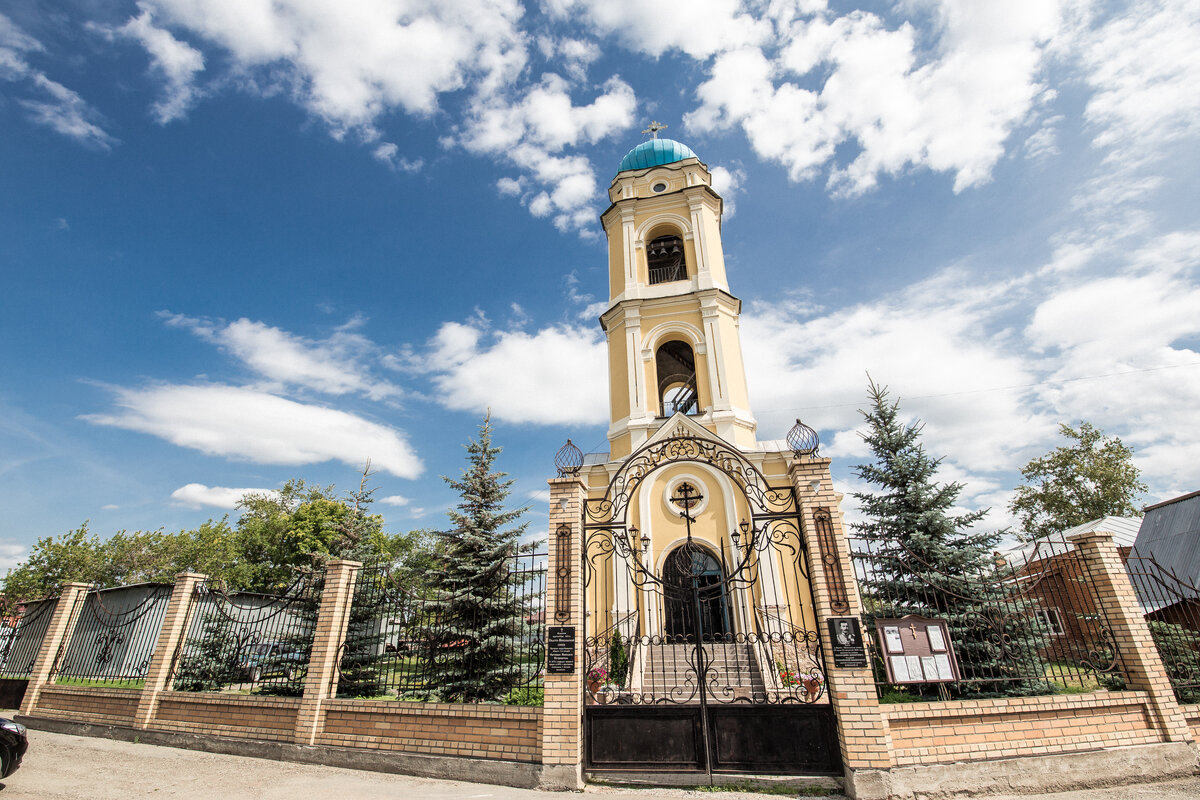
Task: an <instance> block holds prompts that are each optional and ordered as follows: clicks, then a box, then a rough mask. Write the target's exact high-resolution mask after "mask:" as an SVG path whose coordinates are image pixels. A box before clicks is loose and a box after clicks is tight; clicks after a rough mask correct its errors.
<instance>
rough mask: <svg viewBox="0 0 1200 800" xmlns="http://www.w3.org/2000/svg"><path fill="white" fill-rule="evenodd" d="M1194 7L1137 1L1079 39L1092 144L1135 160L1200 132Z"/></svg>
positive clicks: (1187, 0) (1191, 2)
mask: <svg viewBox="0 0 1200 800" xmlns="http://www.w3.org/2000/svg"><path fill="white" fill-rule="evenodd" d="M1197 41H1200V2H1197V0H1143V1H1142V2H1135V3H1134V4H1133V5H1132V7H1131V8H1128V9H1125V10H1124V11H1123V12H1122V13H1120V14H1119V15H1118V16H1115V17H1114V18H1112V19H1111V20H1108V21H1107V22H1106V23H1105V24H1103V25H1101V26H1099V27H1097V28H1095V29H1093V30H1088V31H1086V32H1084V33H1082V34H1081V35H1080V42H1079V44H1080V45H1081V46H1082V52H1081V61H1082V62H1083V65H1084V67H1085V69H1087V70H1088V75H1087V81H1088V83H1089V84H1090V85H1091V86H1092V88H1093V89H1094V93H1093V94H1092V96H1091V98H1090V99H1089V100H1088V104H1087V109H1086V111H1085V117H1086V119H1087V121H1088V122H1090V123H1091V124H1092V125H1094V126H1095V127H1096V138H1095V143H1096V145H1097V146H1100V147H1113V148H1114V149H1115V150H1116V151H1117V158H1119V159H1133V160H1139V159H1141V158H1144V157H1146V156H1147V155H1149V154H1150V153H1148V152H1147V151H1148V150H1152V149H1153V148H1156V147H1158V146H1161V145H1163V144H1165V143H1167V142H1171V141H1175V140H1178V139H1180V138H1182V137H1185V136H1189V137H1190V136H1194V135H1195V134H1196V133H1197V132H1200V92H1197V91H1196V86H1197V85H1200V48H1197V47H1196V42H1197Z"/></svg>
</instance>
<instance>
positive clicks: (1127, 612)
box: [1071, 531, 1192, 742]
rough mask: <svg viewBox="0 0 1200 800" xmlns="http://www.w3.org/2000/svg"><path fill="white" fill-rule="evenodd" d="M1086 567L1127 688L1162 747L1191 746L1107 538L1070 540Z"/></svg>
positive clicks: (1188, 731) (1146, 627)
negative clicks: (1140, 700) (1142, 702)
mask: <svg viewBox="0 0 1200 800" xmlns="http://www.w3.org/2000/svg"><path fill="white" fill-rule="evenodd" d="M1071 541H1073V542H1074V543H1075V547H1076V548H1077V549H1078V550H1079V554H1080V556H1081V557H1082V558H1083V561H1084V563H1085V564H1086V565H1087V568H1088V573H1089V577H1090V578H1091V584H1092V590H1093V591H1094V592H1095V593H1096V602H1097V607H1098V608H1102V609H1103V614H1104V616H1105V618H1106V619H1107V620H1108V622H1109V623H1110V624H1111V625H1112V627H1113V639H1114V642H1115V644H1116V648H1117V655H1118V657H1119V658H1120V659H1121V664H1122V665H1124V667H1125V678H1126V680H1127V681H1128V682H1129V688H1131V689H1140V690H1142V691H1145V692H1147V693H1149V695H1150V707H1151V709H1152V712H1153V716H1154V719H1153V722H1154V726H1155V727H1156V728H1158V730H1159V732H1160V733H1161V734H1162V736H1163V739H1164V740H1165V741H1168V742H1191V741H1192V732H1191V728H1190V727H1189V726H1188V724H1187V720H1186V719H1184V716H1183V712H1182V711H1181V710H1180V708H1179V703H1177V702H1176V700H1175V690H1174V689H1173V688H1172V687H1171V678H1170V676H1168V675H1167V670H1166V668H1165V667H1164V666H1163V662H1162V658H1161V657H1159V654H1158V647H1157V646H1156V645H1155V644H1154V636H1153V635H1152V634H1151V633H1150V626H1149V625H1147V624H1146V618H1145V616H1144V615H1143V611H1142V607H1141V605H1140V604H1139V603H1138V599H1137V594H1136V592H1134V590H1133V583H1132V581H1130V580H1129V574H1128V573H1127V572H1126V570H1125V565H1124V564H1123V563H1121V556H1120V554H1119V553H1118V552H1117V548H1116V546H1114V545H1113V539H1112V534H1111V533H1106V532H1104V531H1092V532H1089V533H1085V534H1082V535H1080V536H1073V537H1071Z"/></svg>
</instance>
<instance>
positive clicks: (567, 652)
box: [546, 625, 575, 675]
mask: <svg viewBox="0 0 1200 800" xmlns="http://www.w3.org/2000/svg"><path fill="white" fill-rule="evenodd" d="M574 671H575V627H574V626H573V625H552V626H550V627H547V628H546V672H548V673H551V674H554V675H570V674H571V673H572V672H574Z"/></svg>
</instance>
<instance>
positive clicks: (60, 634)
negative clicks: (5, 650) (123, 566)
mask: <svg viewBox="0 0 1200 800" xmlns="http://www.w3.org/2000/svg"><path fill="white" fill-rule="evenodd" d="M91 588H92V585H91V584H90V583H68V584H66V585H65V586H63V587H62V592H61V593H60V594H59V595H58V602H57V603H56V604H55V606H54V616H52V617H51V618H50V624H49V625H48V626H47V627H46V635H45V636H44V637H42V646H41V647H40V648H38V654H37V660H35V661H34V662H33V669H32V670H31V671H30V673H29V685H28V686H27V687H26V689H25V699H24V700H22V701H21V713H22V714H26V715H27V714H32V713H33V711H34V709H35V708H36V707H37V702H38V698H39V697H40V696H41V693H42V689H43V688H44V687H45V686H46V684H48V683H50V682H51V681H52V680H53V679H54V676H53V675H52V674H51V672H52V670H53V669H54V668H55V666H56V664H57V661H58V656H59V654H60V653H65V652H66V649H67V646H68V645H69V644H70V643H71V635H72V634H73V633H74V632H75V623H76V622H78V621H79V612H81V611H82V610H83V603H84V601H85V600H87V593H88V590H89V589H91Z"/></svg>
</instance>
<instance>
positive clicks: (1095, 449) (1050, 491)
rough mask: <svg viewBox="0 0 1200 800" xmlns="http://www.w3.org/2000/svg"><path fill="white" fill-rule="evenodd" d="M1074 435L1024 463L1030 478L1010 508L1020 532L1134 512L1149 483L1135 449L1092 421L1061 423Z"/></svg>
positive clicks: (1025, 535)
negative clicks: (1076, 425) (1136, 463)
mask: <svg viewBox="0 0 1200 800" xmlns="http://www.w3.org/2000/svg"><path fill="white" fill-rule="evenodd" d="M1058 429H1059V433H1061V434H1062V435H1063V436H1064V437H1066V438H1067V439H1068V440H1070V441H1071V444H1068V445H1066V446H1063V447H1056V448H1054V449H1053V450H1051V451H1050V452H1049V453H1047V454H1046V455H1044V456H1042V457H1040V458H1035V459H1033V460H1032V461H1030V462H1029V463H1028V464H1026V465H1025V466H1024V467H1022V468H1021V477H1023V478H1024V479H1025V480H1026V481H1027V483H1025V484H1022V485H1021V486H1018V487H1017V488H1016V491H1015V492H1014V495H1013V499H1012V502H1011V503H1009V506H1008V510H1009V511H1010V512H1012V513H1013V514H1015V515H1017V518H1018V519H1020V520H1021V528H1022V532H1021V534H1019V538H1021V539H1022V540H1023V541H1032V540H1034V539H1040V538H1042V537H1044V536H1049V535H1050V534H1054V533H1061V532H1062V531H1065V530H1067V529H1068V528H1073V527H1075V526H1076V525H1082V524H1083V523H1085V522H1090V521H1092V520H1094V519H1099V518H1100V517H1104V516H1109V515H1112V516H1134V515H1137V514H1138V506H1137V504H1136V503H1135V501H1136V500H1137V498H1138V495H1140V494H1141V493H1142V492H1144V491H1146V484H1144V483H1142V482H1141V479H1140V477H1141V472H1140V471H1139V470H1138V468H1137V467H1136V466H1134V464H1133V449H1132V448H1130V447H1128V446H1127V445H1125V444H1124V443H1123V442H1122V441H1121V440H1120V439H1119V438H1117V437H1116V436H1112V437H1106V436H1105V435H1104V432H1103V431H1101V430H1099V429H1097V428H1095V427H1093V426H1092V424H1091V423H1090V422H1081V423H1080V424H1079V428H1078V429H1075V428H1072V427H1071V426H1070V425H1059V426H1058Z"/></svg>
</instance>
